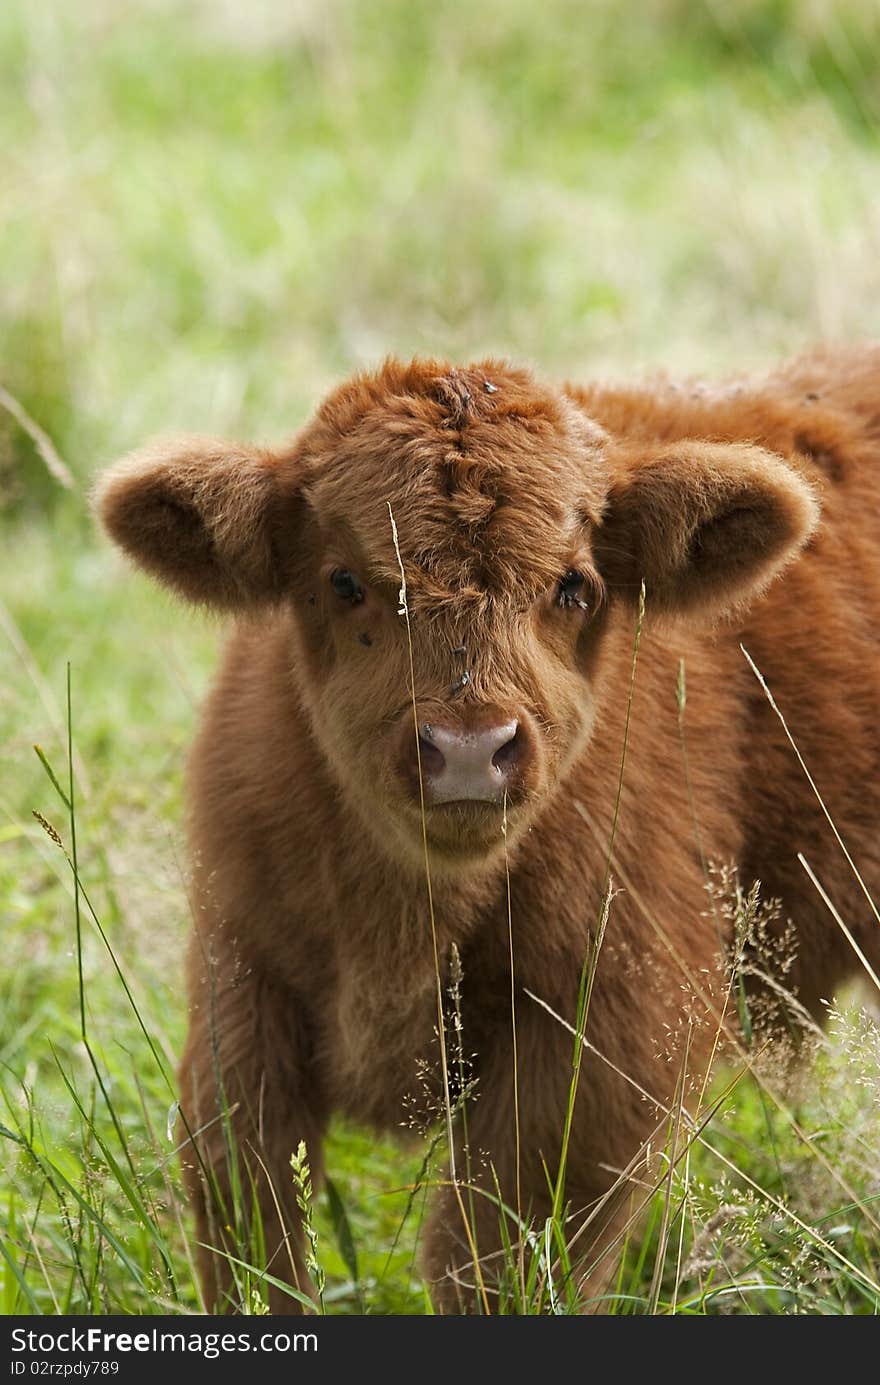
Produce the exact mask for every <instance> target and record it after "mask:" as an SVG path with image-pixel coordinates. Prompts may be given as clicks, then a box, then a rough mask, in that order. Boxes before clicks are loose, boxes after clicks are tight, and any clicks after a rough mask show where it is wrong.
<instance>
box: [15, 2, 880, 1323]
mask: <svg viewBox="0 0 880 1385" xmlns="http://www.w3.org/2000/svg"><path fill="white" fill-rule="evenodd" d="M878 129H880V7H878V6H877V5H875V4H873V3H870V0H865V2H864V3H861V0H640V3H635V0H632V2H631V3H620V0H578V2H577V3H576V0H543V3H542V4H541V5H540V6H536V5H534V4H532V3H529V0H484V3H483V4H482V5H480V6H473V5H468V4H465V3H463V0H435V2H434V3H431V4H414V3H413V0H407V3H404V0H373V2H372V3H367V0H363V2H362V3H358V0H287V3H285V2H284V0H247V3H244V0H241V2H240V3H238V2H236V0H188V2H187V0H181V2H180V3H174V2H173V0H127V2H126V3H125V4H124V5H120V4H119V3H118V0H77V3H76V4H73V5H71V4H67V3H64V2H63V0H5V3H4V4H3V5H2V6H0V266H2V273H0V387H2V389H3V390H5V391H6V392H7V393H6V395H3V396H0V920H2V924H0V927H2V940H3V952H4V955H3V962H2V965H0V1065H2V1066H0V1071H2V1073H3V1081H4V1083H5V1091H6V1095H7V1098H8V1100H10V1101H11V1102H13V1103H15V1102H19V1103H20V1102H21V1101H22V1100H23V1098H22V1096H21V1083H22V1082H23V1083H24V1084H25V1086H26V1087H27V1088H28V1089H29V1090H37V1089H38V1090H39V1091H40V1092H41V1094H42V1106H41V1110H42V1117H41V1119H42V1135H41V1138H42V1139H43V1140H44V1141H45V1145H46V1147H47V1148H51V1149H52V1151H54V1157H56V1158H57V1159H58V1160H60V1161H61V1163H62V1164H64V1165H65V1167H67V1168H68V1171H69V1173H70V1176H71V1177H72V1178H74V1179H77V1178H81V1177H85V1176H86V1175H87V1173H88V1169H87V1167H85V1165H84V1164H83V1153H82V1151H83V1149H84V1148H85V1147H86V1146H87V1145H88V1138H87V1137H88V1132H86V1135H85V1136H84V1135H83V1128H82V1121H81V1117H80V1116H78V1115H77V1113H76V1112H75V1111H73V1110H72V1109H71V1107H70V1104H69V1102H67V1101H66V1100H65V1097H64V1088H63V1083H62V1082H61V1079H60V1076H59V1071H58V1063H61V1065H62V1066H64V1067H65V1068H66V1069H69V1070H71V1071H73V1070H77V1071H78V1070H80V1069H81V1068H82V1061H83V1060H82V1054H81V1050H80V1048H79V1044H78V1013H77V1008H78V1001H77V991H76V962H75V958H74V955H73V923H72V910H71V884H70V879H69V872H68V871H67V868H66V865H65V862H64V859H63V857H62V855H61V853H60V852H59V851H58V850H57V848H56V847H55V846H53V844H52V843H51V841H49V839H48V838H47V837H46V836H45V834H44V832H43V831H42V830H41V829H40V827H39V826H38V825H37V824H36V823H35V822H34V820H33V818H32V817H31V812H32V810H33V809H38V810H39V811H41V812H43V813H44V814H45V815H46V816H47V817H48V818H50V819H51V820H53V821H56V820H57V825H58V826H59V828H60V829H63V827H64V823H63V815H62V817H61V819H59V818H58V802H57V799H55V798H54V796H53V793H52V790H51V786H50V785H49V783H48V781H47V779H46V777H45V775H44V774H43V771H42V769H41V767H40V765H39V763H38V761H37V759H36V757H35V756H34V753H33V750H32V743H33V742H39V743H40V744H41V745H42V746H43V747H44V749H45V751H46V753H47V755H48V756H49V757H50V759H51V760H52V761H53V763H55V764H56V765H58V766H59V767H60V766H61V765H63V763H64V760H65V755H66V748H65V731H64V724H65V712H64V706H63V703H64V684H65V668H66V665H67V663H68V661H69V662H70V664H71V666H72V678H73V712H74V734H75V749H76V754H77V776H78V788H79V794H80V825H79V831H80V837H81V844H80V860H81V867H82V871H83V875H84V878H85V879H86V881H87V882H88V886H89V888H90V891H91V892H92V895H93V900H94V902H95V903H96V907H97V909H98V912H99V914H100V916H101V918H102V921H103V923H104V926H105V927H106V928H107V930H108V933H109V934H110V935H111V936H112V940H113V945H114V948H115V950H116V952H117V954H118V957H119V960H120V964H121V965H122V966H123V969H124V970H125V973H126V975H127V977H128V978H129V979H130V981H131V984H132V986H133V988H134V990H135V992H136V995H137V997H138V1000H139V1003H140V1004H141V1006H142V1008H143V1010H144V1013H145V1015H147V1016H148V1017H149V1022H150V1025H151V1027H152V1028H153V1030H154V1031H155V1032H156V1033H158V1034H159V1035H160V1036H161V1041H162V1043H163V1045H164V1047H165V1049H166V1050H167V1052H168V1053H169V1054H174V1053H175V1052H176V1051H177V1050H178V1049H179V1045H180V1040H181V1035H182V1031H183V1024H184V1014H183V1003H182V997H181V987H180V981H179V969H178V961H177V959H178V958H179V956H180V951H181V940H182V938H183V936H184V933H185V929H186V914H187V911H186V903H185V893H184V870H185V866H184V861H183V856H182V850H181V804H180V777H181V766H182V760H183V756H184V753H185V747H186V745H187V743H188V741H189V739H190V736H191V733H192V729H193V723H194V714H195V712H194V709H195V707H196V705H197V703H198V699H199V697H200V695H201V693H202V691H203V689H204V687H205V685H206V680H207V677H208V675H209V672H210V669H211V666H212V664H213V662H214V658H215V654H216V648H217V643H218V637H219V636H218V630H217V628H216V627H215V626H213V625H211V624H210V623H208V622H207V621H206V620H204V619H203V618H202V617H200V616H197V615H194V614H192V613H188V612H186V611H183V610H181V609H179V608H178V607H177V606H175V605H173V604H172V603H171V602H170V601H168V600H166V599H165V598H164V597H163V596H162V595H161V594H158V593H157V592H155V591H154V590H153V589H152V588H151V587H150V586H149V585H148V583H147V582H146V581H144V580H142V579H141V578H139V577H137V576H135V575H132V574H130V573H129V572H128V571H127V570H126V569H125V568H124V566H123V564H122V563H121V562H120V561H119V560H117V558H116V557H115V556H114V555H113V554H112V553H110V551H109V550H108V546H107V544H106V543H105V542H104V541H103V540H102V539H100V537H99V536H97V535H96V533H95V532H94V528H93V525H92V522H91V520H90V517H89V512H88V501H87V492H88V486H89V483H90V478H91V476H92V475H93V473H94V472H95V471H96V470H97V469H98V468H99V467H100V466H101V465H102V464H104V463H106V462H108V461H110V460H112V459H113V458H114V457H115V456H116V455H118V454H119V453H120V452H123V451H125V450H127V449H128V448H131V447H133V446H135V445H137V444H139V443H140V442H142V441H143V440H144V439H145V438H146V437H147V436H149V435H150V434H151V433H155V432H162V431H170V430H174V429H183V430H191V431H205V432H214V433H218V434H231V435H238V436H243V437H255V438H259V439H276V438H278V437H279V436H280V435H283V434H285V433H287V432H290V431H292V430H293V429H295V428H296V426H297V425H298V424H299V422H300V421H302V420H303V419H304V417H305V416H306V414H307V412H308V410H309V409H310V408H311V407H312V406H313V405H314V404H315V402H316V401H317V400H318V398H319V397H320V396H321V394H322V392H323V391H324V390H325V389H326V388H327V387H328V386H329V385H330V384H331V383H332V382H333V381H335V380H336V379H337V378H338V377H339V376H341V375H344V374H346V373H348V372H350V371H351V370H353V369H354V368H356V367H358V366H361V365H363V364H368V363H371V362H375V361H376V360H377V359H378V358H380V357H381V356H382V355H384V354H385V353H388V352H393V353H397V354H400V355H404V356H407V355H411V354H413V353H417V352H422V353H430V354H441V355H443V354H445V355H449V356H451V357H457V358H465V359H466V358H468V357H474V356H478V355H480V354H482V353H484V352H489V351H491V352H498V353H501V354H505V355H510V356H513V357H516V358H523V359H527V360H529V361H533V362H535V363H536V364H537V365H538V366H539V367H540V368H541V369H543V370H544V371H546V372H548V373H550V374H551V375H559V376H572V377H578V376H588V375H596V374H599V375H606V374H614V373H635V372H642V371H645V370H650V369H655V368H661V367H663V368H669V369H671V370H675V371H688V372H718V371H723V370H725V369H728V368H734V369H740V368H751V367H755V366H759V365H761V364H763V363H765V362H769V361H772V360H774V359H776V358H778V357H779V356H781V355H783V354H785V353H788V352H793V351H797V350H799V349H801V348H803V347H806V346H808V345H809V344H811V343H813V342H816V341H818V340H832V341H833V340H836V339H840V340H847V341H849V340H852V339H854V338H857V337H860V336H876V335H878V325H880V157H878V149H880V146H878ZM4 401H5V402H4ZM33 424H37V425H38V426H39V427H40V428H42V429H44V430H45V432H46V433H47V435H48V436H49V438H50V439H51V441H52V443H53V444H54V447H55V448H56V449H57V452H58V453H59V455H60V457H61V458H62V459H63V462H64V464H65V466H66V467H67V468H68V469H69V472H70V474H71V477H72V478H73V484H72V485H71V486H70V487H68V488H66V487H64V486H62V485H60V484H59V483H58V481H57V480H56V479H55V478H53V476H52V475H51V474H50V472H49V470H48V469H47V466H46V464H45V461H44V458H43V456H42V455H41V453H40V450H39V448H38V446H37V445H36V444H35V441H34V431H35V430H34V428H33V426H32V425H33ZM84 965H85V972H86V982H87V995H88V1004H89V1023H90V1026H91V1030H92V1034H93V1037H94V1040H95V1043H96V1044H98V1045H100V1047H101V1052H102V1054H103V1055H104V1059H103V1060H104V1061H105V1063H106V1066H107V1072H108V1081H110V1083H111V1085H112V1088H113V1091H114V1094H115V1096H116V1098H117V1100H118V1101H119V1102H120V1103H121V1109H122V1110H124V1111H125V1113H126V1116H125V1119H126V1121H127V1123H128V1127H129V1128H130V1132H131V1137H132V1139H133V1140H135V1142H137V1141H138V1140H143V1139H144V1138H145V1137H144V1136H143V1129H144V1124H145V1111H146V1113H148V1114H149V1116H150V1119H152V1121H153V1122H154V1124H155V1125H156V1126H157V1128H159V1129H161V1128H162V1127H163V1126H164V1109H165V1105H167V1094H164V1093H163V1091H162V1089H161V1084H160V1083H159V1082H158V1079H157V1078H156V1077H155V1076H151V1075H150V1073H149V1071H148V1065H146V1066H145V1064H144V1058H143V1052H142V1043H141V1041H140V1039H139V1036H138V1032H137V1027H136V1025H135V1022H134V1020H133V1017H132V1015H131V1013H130V1011H129V1010H128V1008H127V1006H126V1004H125V1003H124V997H123V996H122V994H121V991H120V988H119V986H118V982H117V981H116V980H115V978H114V976H113V974H112V968H111V966H110V964H109V962H108V959H107V955H106V952H105V951H104V950H103V948H102V946H101V944H100V940H98V939H97V938H96V937H95V935H94V932H93V931H92V930H87V932H86V938H85V954H84ZM163 1103H164V1105H163ZM3 1119H4V1117H3V1112H2V1109H0V1123H2V1121H3ZM84 1138H85V1145H84V1144H83V1139H84ZM148 1147H150V1146H149V1142H148V1141H147V1142H146V1144H145V1148H148ZM65 1161H66V1163H65ZM87 1163H88V1161H87V1160H86V1164H87ZM330 1163H331V1168H333V1170H334V1173H335V1175H336V1177H337V1181H338V1182H339V1185H340V1188H341V1189H342V1190H343V1192H344V1195H345V1199H346V1205H347V1206H348V1207H349V1209H350V1213H351V1216H352V1219H353V1225H354V1229H355V1231H356V1232H357V1234H358V1236H359V1238H360V1242H361V1244H362V1245H366V1246H367V1247H369V1246H377V1247H384V1246H386V1245H387V1243H388V1242H389V1240H390V1238H391V1236H392V1235H393V1230H394V1228H395V1226H396V1217H397V1216H398V1215H399V1210H400V1207H401V1205H402V1204H401V1200H400V1198H399V1197H398V1199H397V1201H396V1202H395V1200H394V1198H389V1197H387V1196H385V1194H386V1193H387V1190H388V1189H391V1188H394V1187H396V1186H398V1185H399V1184H400V1183H402V1182H404V1181H405V1180H406V1178H407V1177H409V1176H411V1174H412V1167H411V1165H410V1164H409V1163H408V1162H407V1160H406V1158H402V1157H400V1156H397V1155H395V1154H393V1153H391V1151H390V1149H388V1148H386V1147H385V1146H382V1145H377V1144H376V1143H375V1142H373V1141H372V1140H370V1139H368V1138H366V1137H364V1136H362V1135H361V1134H358V1133H356V1132H348V1131H338V1132H337V1134H336V1135H335V1137H334V1141H333V1146H332V1149H331V1153H330ZM29 1177H30V1175H29V1174H28V1173H27V1171H26V1170H22V1168H21V1166H20V1162H19V1161H16V1160H12V1161H11V1162H10V1163H9V1164H8V1165H7V1170H6V1174H5V1176H4V1174H3V1173H2V1167H0V1206H3V1205H6V1206H7V1208H8V1209H10V1210H9V1226H12V1225H13V1222H14V1224H15V1226H16V1227H17V1228H18V1230H16V1231H15V1234H14V1235H12V1233H10V1234H11V1235H12V1241H13V1242H15V1243H16V1244H20V1243H21V1239H22V1233H21V1229H20V1228H21V1218H22V1216H23V1215H26V1214H27V1212H28V1205H29V1204H28V1199H29V1198H31V1199H33V1197H35V1196H36V1194H35V1192H34V1188H35V1185H34V1184H33V1183H32V1182H31V1183H28V1182H27V1180H28V1178H29ZM22 1180H24V1182H23V1181H22ZM46 1234H47V1237H48V1241H47V1243H46V1244H45V1245H44V1247H43V1249H44V1253H45V1254H46V1255H48V1256H49V1258H50V1260H51V1254H52V1244H51V1243H52V1234H53V1233H52V1229H51V1223H50V1226H49V1230H48V1231H47V1233H46ZM25 1240H26V1238H25ZM402 1240H403V1242H404V1243H405V1244H404V1245H403V1248H402V1249H401V1250H399V1251H398V1252H396V1255H397V1259H396V1260H395V1266H396V1268H395V1270H394V1272H393V1273H392V1275H391V1278H390V1280H388V1281H387V1283H388V1285H389V1286H390V1287H387V1288H380V1289H379V1290H378V1291H377V1297H375V1298H374V1303H375V1304H376V1305H377V1308H378V1310H379V1311H382V1310H385V1311H403V1310H405V1309H408V1310H410V1311H421V1310H422V1309H423V1307H424V1299H423V1295H422V1291H421V1289H420V1287H419V1286H418V1283H417V1281H416V1280H415V1279H414V1277H412V1276H411V1275H410V1273H409V1270H408V1266H409V1262H410V1255H411V1251H412V1244H411V1242H412V1236H411V1235H410V1238H409V1242H408V1243H407V1241H406V1236H404V1237H403V1238H402ZM55 1249H56V1251H57V1253H58V1254H59V1256H60V1254H61V1252H60V1250H59V1249H58V1246H57V1245H56V1248H55ZM367 1254H368V1256H369V1252H367ZM31 1259H33V1257H31ZM373 1259H374V1261H375V1263H372V1262H370V1261H369V1259H368V1263H367V1269H366V1271H365V1272H366V1273H374V1274H378V1270H377V1269H376V1266H377V1265H379V1266H381V1265H383V1264H384V1249H383V1250H382V1254H381V1255H379V1254H378V1252H377V1253H376V1254H375V1255H374V1256H373ZM342 1272H343V1270H342V1268H340V1274H342ZM4 1273H5V1275H6V1279H5V1281H4V1279H3V1278H2V1276H3V1275H4ZM111 1280H112V1277H111ZM385 1282H386V1281H383V1283H385ZM4 1283H5V1285H6V1293H7V1299H6V1301H7V1302H8V1303H13V1304H14V1303H16V1302H17V1303H18V1304H19V1306H20V1299H18V1298H16V1295H17V1293H18V1287H17V1286H16V1281H15V1280H14V1276H12V1275H11V1274H10V1271H9V1269H8V1266H7V1267H6V1268H5V1269H4V1267H3V1266H2V1265H0V1289H2V1286H3V1284H4ZM114 1286H115V1287H114ZM79 1292H80V1291H79V1290H77V1293H79ZM344 1293H345V1291H344V1289H340V1294H341V1295H342V1299H343V1301H344ZM95 1294H96V1297H95V1299H94V1301H93V1304H92V1308H93V1311H98V1310H102V1309H103V1308H106V1307H108V1306H110V1307H112V1306H113V1304H114V1303H115V1304H117V1305H118V1304H120V1303H122V1304H125V1303H127V1302H131V1301H133V1300H127V1299H126V1298H125V1297H124V1293H123V1290H122V1288H121V1287H120V1286H119V1284H118V1283H116V1281H112V1282H111V1287H110V1288H107V1287H106V1286H105V1287H100V1288H96V1289H95ZM102 1295H103V1297H102ZM114 1295H115V1298H114ZM183 1297H184V1300H185V1299H186V1295H185V1294H184V1296H183ZM38 1301H39V1302H40V1303H41V1304H42V1305H43V1306H48V1307H50V1308H51V1306H52V1305H51V1303H50V1302H49V1299H48V1297H47V1295H46V1293H45V1292H43V1291H40V1293H39V1294H38ZM71 1302H73V1303H79V1304H80V1306H82V1302H83V1300H82V1295H80V1298H77V1297H76V1294H74V1297H73V1299H72V1300H71Z"/></svg>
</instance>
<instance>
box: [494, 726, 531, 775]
mask: <svg viewBox="0 0 880 1385" xmlns="http://www.w3.org/2000/svg"><path fill="white" fill-rule="evenodd" d="M524 750H525V736H524V735H523V733H522V728H521V727H519V726H516V727H515V728H514V732H513V735H512V736H511V737H510V740H509V741H505V742H504V745H501V746H499V747H498V749H497V750H496V751H495V754H494V755H493V756H492V764H493V766H494V767H495V769H497V770H499V771H500V773H501V774H507V773H508V772H509V771H510V770H511V769H513V767H514V765H515V764H517V762H518V761H519V760H521V759H522V756H523V752H524Z"/></svg>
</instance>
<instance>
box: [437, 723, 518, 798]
mask: <svg viewBox="0 0 880 1385" xmlns="http://www.w3.org/2000/svg"><path fill="white" fill-rule="evenodd" d="M419 752H420V755H421V761H422V775H423V778H424V782H425V798H426V800H427V802H429V803H456V802H462V801H463V800H467V799H470V800H471V801H477V802H483V803H500V802H501V800H502V799H503V797H504V790H505V789H506V788H507V787H508V785H509V784H510V782H511V780H512V778H513V776H514V770H516V769H517V768H518V767H519V765H520V762H521V761H522V760H523V759H524V757H525V755H526V742H525V737H524V736H523V735H522V733H521V731H520V730H519V725H518V723H517V722H516V721H508V722H505V724H504V725H503V726H484V727H480V728H479V729H476V728H475V729H473V730H468V729H466V728H464V727H455V728H453V727H451V726H437V725H433V724H430V723H427V722H426V723H424V724H423V725H422V726H420V727H419Z"/></svg>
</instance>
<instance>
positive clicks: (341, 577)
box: [330, 567, 364, 606]
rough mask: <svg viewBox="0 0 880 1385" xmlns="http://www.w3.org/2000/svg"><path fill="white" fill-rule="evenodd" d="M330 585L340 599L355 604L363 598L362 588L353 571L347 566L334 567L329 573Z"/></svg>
mask: <svg viewBox="0 0 880 1385" xmlns="http://www.w3.org/2000/svg"><path fill="white" fill-rule="evenodd" d="M330 585H331V587H332V588H333V590H334V591H335V593H336V595H337V596H338V597H339V598H340V600H342V601H350V602H351V604H352V606H357V605H358V603H359V602H361V601H363V599H364V589H363V587H362V586H361V584H360V582H359V581H358V579H357V578H356V577H355V575H354V573H353V572H349V570H348V568H347V567H336V568H334V569H333V571H332V572H331V573H330Z"/></svg>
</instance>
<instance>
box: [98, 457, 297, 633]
mask: <svg viewBox="0 0 880 1385" xmlns="http://www.w3.org/2000/svg"><path fill="white" fill-rule="evenodd" d="M286 489H287V490H288V491H289V487H287V488H286ZM94 499H95V505H96V509H97V512H98V515H99V516H100V519H101V521H102V523H103V525H104V527H105V528H106V530H107V532H108V533H109V534H110V536H111V537H112V538H113V539H115V541H116V542H117V543H118V544H119V546H120V548H123V549H124V550H125V552H126V553H128V555H129V556H130V557H131V558H133V559H134V560H135V562H136V563H137V564H138V566H140V567H142V568H144V569H146V571H147V572H149V573H151V574H152V575H153V576H154V577H157V578H158V579H159V581H160V582H163V583H165V585H166V586H169V587H172V588H173V589H174V590H175V591H176V592H178V593H179V594H180V595H182V596H185V597H187V598H188V599H189V600H191V601H197V602H202V603H205V604H207V605H211V606H217V607H221V608H225V609H227V610H228V609H237V608H241V607H242V606H248V605H254V604H257V603H262V602H270V601H273V600H276V599H277V598H278V597H279V596H280V595H281V594H282V591H283V588H284V581H285V577H286V575H287V573H286V564H285V562H284V557H283V555H284V552H285V549H286V544H285V542H284V539H285V534H284V528H285V517H286V516H287V517H288V518H289V517H291V510H292V502H291V498H290V496H289V495H288V497H287V498H286V499H285V495H284V492H283V489H282V485H281V478H280V462H279V458H278V457H276V456H275V455H274V454H273V453H271V452H268V451H263V450H261V449H259V448H255V447H241V446H237V445H236V444H234V443H228V442H214V441H211V440H208V439H204V438H186V439H178V440H176V441H170V442H163V443H156V444H154V445H153V446H150V447H146V448H143V449H142V450H141V451H139V452H135V453H133V454H132V455H131V456H129V457H125V458H123V460H122V461H120V462H117V463H116V465H115V466H112V467H111V468H110V469H109V470H108V471H107V472H105V473H104V475H103V476H102V477H101V478H100V480H99V482H98V485H97V487H96V490H95V496H94Z"/></svg>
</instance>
